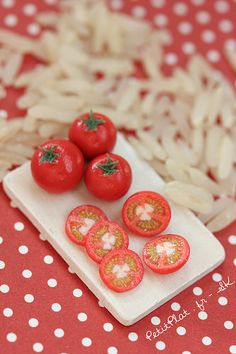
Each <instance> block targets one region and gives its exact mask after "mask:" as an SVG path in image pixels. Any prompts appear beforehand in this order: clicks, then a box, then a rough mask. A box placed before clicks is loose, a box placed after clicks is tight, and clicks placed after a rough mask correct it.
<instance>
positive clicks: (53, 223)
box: [4, 135, 225, 326]
mask: <svg viewBox="0 0 236 354" xmlns="http://www.w3.org/2000/svg"><path fill="white" fill-rule="evenodd" d="M114 152H115V153H118V154H120V155H123V156H124V157H125V158H126V159H127V160H128V161H129V163H130V165H131V167H132V171H133V183H132V187H131V189H130V191H129V193H128V194H127V195H126V196H125V197H124V198H122V199H121V200H119V201H116V202H101V201H99V200H95V199H94V198H93V197H92V196H91V195H90V194H89V193H88V192H87V190H86V188H85V186H84V184H83V183H82V184H81V185H80V186H79V187H78V188H77V189H76V190H74V191H72V192H68V193H65V194H62V195H51V194H48V193H47V192H44V191H43V190H42V189H40V188H39V187H38V186H37V185H36V184H35V182H34V181H33V179H32V177H31V172H30V163H26V164H25V165H23V166H21V167H19V168H17V169H16V170H14V171H12V172H10V173H9V174H8V175H7V176H6V177H5V179H4V189H5V191H6V193H7V194H8V195H9V197H10V198H11V199H12V201H13V202H14V203H15V204H16V206H17V207H18V208H19V209H20V210H21V211H22V212H23V213H24V214H25V215H26V216H27V217H28V218H29V219H30V220H31V222H32V223H33V224H34V225H35V226H36V228H37V229H38V230H39V231H40V232H41V233H42V234H43V235H44V236H45V237H46V239H47V240H48V241H49V242H50V244H51V245H52V246H53V247H54V248H55V250H56V251H57V252H58V253H59V254H60V255H61V256H62V258H64V260H65V261H66V262H67V263H68V265H69V266H70V267H71V268H72V269H73V271H75V273H76V274H77V275H78V276H79V277H80V278H81V279H82V281H83V282H84V283H85V284H86V285H87V286H88V288H89V289H90V290H91V291H92V292H93V293H94V295H95V296H96V297H97V298H98V299H99V300H100V301H101V303H102V304H103V305H104V306H105V307H106V308H107V309H108V311H110V313H111V314H112V315H113V316H114V317H115V318H116V319H117V320H118V321H119V322H121V323H122V324H124V325H126V326H129V325H131V324H133V323H135V322H137V321H138V320H140V319H141V318H143V317H144V316H145V315H147V314H148V313H150V312H151V311H153V310H154V309H156V308H158V307H159V306H161V305H162V304H164V303H165V302H166V301H168V300H170V299H171V298H173V297H174V296H175V295H177V294H178V293H180V292H181V291H182V290H184V289H185V288H187V287H188V286H190V285H191V284H193V283H194V282H196V281H197V280H198V279H200V278H201V277H203V276H204V275H205V274H207V273H209V272H210V271H212V270H213V269H214V268H215V267H217V266H218V265H219V264H221V263H222V262H223V260H224V257H225V253H224V249H223V247H222V246H221V244H220V243H219V242H218V240H217V239H216V238H215V237H214V236H213V235H212V234H211V232H209V231H208V230H207V229H206V228H205V226H204V225H203V224H202V223H201V222H200V221H199V220H198V219H197V218H196V217H195V216H194V215H193V214H192V213H191V212H190V211H189V210H186V209H184V208H181V207H178V206H176V205H175V204H173V203H171V208H172V218H171V223H170V225H169V227H168V228H167V230H166V233H177V234H180V235H183V236H184V237H185V238H186V239H187V240H188V242H189V244H190V248H191V255H190V259H189V261H188V262H187V264H186V265H185V266H184V267H183V268H182V269H180V270H179V271H178V272H176V273H172V274H169V275H157V274H155V273H153V272H152V271H151V270H149V269H145V275H144V278H143V281H142V282H141V284H140V285H139V286H138V287H137V288H135V289H133V290H131V291H129V292H127V293H121V294H118V293H115V292H112V291H111V290H109V289H108V288H107V287H106V286H105V285H104V284H103V282H102V281H101V280H100V278H99V274H98V266H97V264H96V263H94V262H93V261H92V260H91V259H90V258H89V257H88V256H87V254H86V252H85V250H84V249H83V248H82V247H79V246H77V245H75V244H74V243H72V242H71V241H70V240H69V239H68V238H67V236H66V235H65V232H64V223H65V219H66V216H67V214H68V213H69V211H70V210H71V209H73V208H74V207H76V206H78V205H81V204H88V203H89V204H93V205H96V206H98V207H100V208H102V209H103V210H104V211H105V213H106V214H107V215H108V217H109V218H110V219H112V220H115V221H117V222H119V223H122V221H121V215H120V211H121V207H122V205H123V203H124V201H125V199H126V198H127V197H128V195H131V194H133V193H134V192H136V191H141V190H153V191H157V192H161V190H162V188H163V185H164V182H163V181H162V179H161V178H160V177H159V176H158V175H157V174H156V172H155V171H154V170H153V169H152V168H151V167H149V165H148V164H146V163H145V162H143V161H141V160H140V159H139V158H138V157H137V155H136V153H135V151H134V150H133V148H132V147H131V146H130V145H129V144H128V143H127V142H126V141H125V139H124V138H123V137H122V136H121V135H119V136H118V141H117V144H116V147H115V149H114ZM146 241H147V239H145V238H141V237H138V236H134V235H131V234H130V248H131V249H133V250H134V251H136V252H137V253H139V254H141V250H142V247H143V245H144V244H145V242H146Z"/></svg>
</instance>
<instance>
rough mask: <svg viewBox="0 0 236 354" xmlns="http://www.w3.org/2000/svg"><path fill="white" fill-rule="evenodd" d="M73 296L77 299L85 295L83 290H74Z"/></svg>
mask: <svg viewBox="0 0 236 354" xmlns="http://www.w3.org/2000/svg"><path fill="white" fill-rule="evenodd" d="M73 295H74V296H75V297H81V296H82V295H83V292H82V290H80V289H74V290H73Z"/></svg>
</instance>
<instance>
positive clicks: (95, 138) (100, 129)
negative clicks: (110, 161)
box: [69, 111, 116, 159]
mask: <svg viewBox="0 0 236 354" xmlns="http://www.w3.org/2000/svg"><path fill="white" fill-rule="evenodd" d="M69 138H70V140H71V141H72V142H73V143H74V144H76V145H77V146H78V147H79V148H80V150H81V151H82V152H83V154H84V156H85V157H86V158H88V159H92V158H95V157H96V156H98V155H100V154H104V153H106V152H109V151H111V150H112V149H113V147H114V145H115V142H116V128H115V126H114V124H113V123H112V121H111V120H110V119H109V118H108V117H106V116H104V115H103V114H100V113H95V112H92V111H91V112H90V113H85V114H83V115H81V116H80V117H78V118H77V119H76V120H75V121H74V122H73V123H72V124H71V126H70V130H69Z"/></svg>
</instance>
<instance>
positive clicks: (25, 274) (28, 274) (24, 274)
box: [22, 269, 32, 279]
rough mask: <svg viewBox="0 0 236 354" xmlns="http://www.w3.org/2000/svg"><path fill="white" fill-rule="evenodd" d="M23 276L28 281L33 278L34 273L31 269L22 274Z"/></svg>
mask: <svg viewBox="0 0 236 354" xmlns="http://www.w3.org/2000/svg"><path fill="white" fill-rule="evenodd" d="M22 276H23V277H24V278H26V279H28V278H31V277H32V272H31V270H29V269H24V270H23V272H22Z"/></svg>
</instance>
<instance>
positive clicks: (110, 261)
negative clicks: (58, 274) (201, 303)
mask: <svg viewBox="0 0 236 354" xmlns="http://www.w3.org/2000/svg"><path fill="white" fill-rule="evenodd" d="M116 133H117V132H116V128H115V126H114V124H113V123H112V121H111V120H110V119H109V118H108V117H106V116H104V115H102V114H99V113H93V112H92V111H90V113H86V114H83V115H81V116H80V117H79V118H77V119H76V120H75V121H74V122H73V123H72V124H71V126H70V129H69V140H65V139H54V140H49V141H47V142H45V143H44V144H42V145H41V146H40V147H39V148H38V149H37V150H36V152H35V153H34V155H33V157H32V160H31V171H32V176H33V177H34V179H35V181H36V182H37V184H38V185H39V186H40V187H41V188H43V189H45V190H46V191H47V192H49V193H62V192H66V191H69V190H71V189H72V188H75V187H76V186H77V185H78V184H79V183H80V181H81V179H82V177H83V175H84V172H85V175H84V181H85V184H86V186H87V189H88V191H89V192H90V193H91V194H93V195H94V196H95V197H96V198H99V199H102V200H107V201H112V200H116V199H119V198H121V197H123V196H124V195H125V194H126V193H127V192H128V190H129V188H130V185H131V181H132V171H131V168H130V165H129V163H128V162H127V161H126V160H125V159H124V158H123V157H122V156H119V155H116V154H113V153H111V152H110V151H111V150H112V149H113V147H114V145H115V142H116ZM86 161H88V164H87V166H86V168H85V164H86ZM170 218H171V210H170V206H169V204H168V202H167V201H166V200H165V198H163V196H161V195H160V194H158V193H155V192H151V191H142V192H138V193H135V194H133V195H132V196H130V197H129V198H128V199H127V200H126V202H125V203H124V205H123V208H122V219H123V222H124V225H125V226H126V227H127V229H128V230H129V231H131V232H132V233H133V234H136V235H139V236H142V237H152V236H156V235H160V233H162V232H163V231H164V230H165V229H166V228H167V226H168V224H169V222H170ZM65 231H66V234H67V235H68V237H69V238H70V239H71V240H72V241H73V242H75V243H76V244H78V245H81V246H84V247H85V249H86V251H87V253H88V255H89V256H90V257H91V258H92V259H93V260H94V261H95V262H97V263H99V273H100V276H101V279H102V280H103V282H104V283H105V284H106V285H107V286H108V287H109V288H110V289H112V290H114V291H116V292H124V291H128V290H131V289H133V288H134V287H136V286H137V285H138V284H139V283H140V282H141V280H142V278H143V275H144V268H143V263H142V261H141V258H140V257H139V255H138V254H136V253H135V252H133V251H131V250H130V249H128V246H129V237H128V234H127V232H126V231H125V230H124V229H123V228H122V227H121V226H120V225H118V224H117V223H116V222H114V221H111V220H109V219H108V218H107V216H106V215H105V213H104V212H103V211H102V210H101V209H99V208H97V207H96V206H93V205H82V206H78V207H77V208H75V209H73V210H72V211H71V212H70V214H69V215H68V217H67V220H66V226H65ZM189 252H190V249H189V245H188V242H187V241H186V240H185V239H184V238H183V237H182V236H179V235H174V234H166V235H161V236H157V237H155V238H154V239H152V240H151V241H149V242H147V243H146V244H145V246H144V248H143V253H142V258H143V261H144V263H145V264H146V266H147V267H149V268H150V269H151V270H153V271H154V272H156V273H162V274H166V273H171V272H174V271H176V270H178V269H179V268H181V267H182V266H183V265H184V264H185V263H186V262H187V260H188V258H189Z"/></svg>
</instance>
